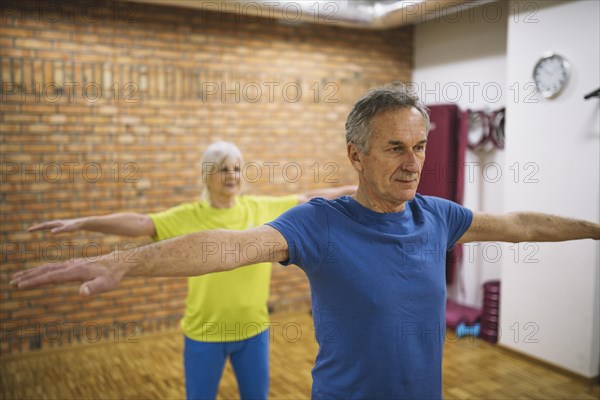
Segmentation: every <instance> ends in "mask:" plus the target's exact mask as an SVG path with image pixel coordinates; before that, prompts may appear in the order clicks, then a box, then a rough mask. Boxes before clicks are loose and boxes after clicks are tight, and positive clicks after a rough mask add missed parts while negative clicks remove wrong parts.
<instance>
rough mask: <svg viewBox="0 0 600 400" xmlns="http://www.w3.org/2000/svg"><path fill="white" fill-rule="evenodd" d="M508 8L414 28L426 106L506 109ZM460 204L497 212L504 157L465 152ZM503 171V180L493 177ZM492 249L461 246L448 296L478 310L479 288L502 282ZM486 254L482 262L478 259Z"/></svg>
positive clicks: (497, 6) (416, 78)
mask: <svg viewBox="0 0 600 400" xmlns="http://www.w3.org/2000/svg"><path fill="white" fill-rule="evenodd" d="M507 21H508V6H507V3H506V2H504V1H502V2H498V3H490V4H485V5H482V6H480V7H477V8H473V9H471V10H469V11H463V12H462V13H461V14H455V15H446V16H443V17H440V18H438V19H436V20H431V21H428V22H425V23H422V24H418V25H417V26H416V29H415V65H414V71H413V82H414V83H415V87H417V88H418V89H419V95H420V96H421V99H422V100H423V101H425V102H426V103H427V104H441V103H456V104H458V105H459V107H460V108H461V109H463V110H467V109H472V110H483V109H488V110H496V109H498V108H500V107H503V106H505V105H506V99H507V89H506V88H507V84H506V38H507V23H508V22H507ZM465 161H466V162H467V163H468V164H467V166H468V167H467V169H466V170H465V197H464V205H465V206H466V207H468V208H470V209H472V210H477V211H486V212H501V211H502V210H503V204H502V200H503V190H502V186H503V185H502V183H503V180H504V179H506V172H505V171H503V170H499V169H498V166H500V167H502V166H503V165H504V153H503V152H502V151H492V152H490V153H473V152H472V151H470V150H469V151H467V155H466V160H465ZM498 171H501V172H502V178H497V177H496V173H497V172H498ZM495 249H496V248H495V247H493V248H492V247H489V246H487V247H485V248H484V247H483V246H482V245H479V244H469V245H467V246H465V248H464V253H463V262H462V266H461V267H460V271H461V276H460V277H457V281H456V283H455V284H453V285H452V286H451V287H449V288H448V295H449V297H451V298H453V299H455V300H457V301H459V302H460V303H462V304H468V305H473V306H476V307H481V304H482V298H483V296H482V293H483V292H482V284H483V282H486V281H489V280H495V279H499V278H500V264H501V261H502V259H501V258H499V257H498V256H497V255H496V253H495ZM482 250H485V254H484V255H485V257H484V256H483V254H482Z"/></svg>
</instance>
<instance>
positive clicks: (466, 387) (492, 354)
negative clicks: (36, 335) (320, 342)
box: [0, 314, 600, 399]
mask: <svg viewBox="0 0 600 400" xmlns="http://www.w3.org/2000/svg"><path fill="white" fill-rule="evenodd" d="M272 321H273V322H274V323H278V324H279V325H278V326H275V328H274V330H273V333H272V335H273V343H272V347H271V392H270V398H271V399H305V398H309V397H310V386H311V376H310V370H311V367H312V365H313V363H314V359H315V355H316V352H317V345H316V343H315V341H314V336H313V330H312V329H311V326H312V320H311V318H310V316H309V315H306V314H275V315H274V316H273V318H272ZM284 327H285V329H283V328H284ZM137 339H138V342H137V343H109V344H95V345H86V346H77V347H70V348H68V349H61V350H56V351H44V352H39V353H31V354H24V355H18V356H10V357H4V358H3V359H2V360H1V363H0V372H1V377H0V385H1V388H0V398H1V399H117V398H120V399H121V398H122V399H180V398H184V397H185V390H184V386H183V370H182V362H181V359H182V356H181V354H182V348H183V340H182V337H181V334H179V333H169V334H163V335H146V336H144V337H139V338H137ZM237 397H238V394H237V386H236V382H235V378H234V376H233V374H232V371H231V367H230V366H229V364H227V367H226V370H225V372H224V374H223V379H222V381H221V387H220V391H219V398H220V399H233V398H237ZM444 397H445V398H446V399H517V398H521V399H599V398H600V387H599V386H598V385H591V384H589V383H586V382H582V381H581V380H578V379H574V378H573V377H571V376H569V375H565V374H561V373H560V372H557V371H555V370H552V369H548V368H545V367H543V366H541V365H539V364H537V363H534V362H531V361H529V360H526V359H523V358H521V357H515V356H513V355H511V354H510V353H508V352H507V351H506V350H502V349H500V348H499V347H498V346H494V345H491V344H489V343H487V342H484V341H482V340H479V339H476V340H473V339H472V340H469V339H461V340H460V341H458V342H455V341H450V340H449V341H447V343H446V349H445V359H444Z"/></svg>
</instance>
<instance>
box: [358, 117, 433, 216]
mask: <svg viewBox="0 0 600 400" xmlns="http://www.w3.org/2000/svg"><path fill="white" fill-rule="evenodd" d="M371 132H372V133H371V139H370V140H371V142H370V143H371V145H370V149H369V154H364V153H361V152H360V151H357V150H352V148H351V147H353V145H349V149H348V150H349V156H350V159H351V161H352V164H353V165H354V167H355V168H356V169H357V170H358V171H359V179H360V185H361V186H362V190H363V191H364V193H365V194H366V195H367V196H368V198H369V201H370V202H371V204H380V205H384V207H383V208H382V209H383V210H391V209H394V208H397V207H399V206H402V205H403V204H404V202H405V201H408V200H412V199H413V198H414V197H415V194H416V192H417V186H418V185H419V179H420V177H421V170H422V168H423V163H424V162H425V144H426V142H427V131H426V125H425V120H424V118H423V116H422V115H421V113H420V112H419V111H418V110H416V109H414V108H404V109H401V110H393V111H388V112H385V113H381V114H378V115H376V116H375V117H374V118H373V119H372V120H371Z"/></svg>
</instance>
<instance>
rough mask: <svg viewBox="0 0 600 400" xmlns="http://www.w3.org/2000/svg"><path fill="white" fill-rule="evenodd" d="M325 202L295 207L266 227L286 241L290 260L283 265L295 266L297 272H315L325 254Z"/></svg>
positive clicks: (326, 239) (326, 225)
mask: <svg viewBox="0 0 600 400" xmlns="http://www.w3.org/2000/svg"><path fill="white" fill-rule="evenodd" d="M324 201H326V200H324V199H312V200H311V201H309V202H308V203H305V204H302V205H299V206H297V207H294V208H292V209H290V210H288V211H286V212H285V213H284V214H282V215H281V216H280V217H279V218H277V219H276V220H274V221H271V222H269V223H267V225H269V226H271V227H273V228H275V229H277V230H278V231H279V232H280V233H281V234H282V235H283V237H284V238H285V240H286V241H287V244H288V249H289V259H288V260H286V261H283V262H281V264H282V265H289V264H296V265H298V266H299V267H300V268H302V269H304V270H305V271H307V270H312V269H315V268H317V267H318V266H319V265H320V264H321V261H322V258H323V257H324V256H325V255H326V254H327V249H326V246H327V243H329V227H328V223H327V213H326V211H325V207H323V202H324Z"/></svg>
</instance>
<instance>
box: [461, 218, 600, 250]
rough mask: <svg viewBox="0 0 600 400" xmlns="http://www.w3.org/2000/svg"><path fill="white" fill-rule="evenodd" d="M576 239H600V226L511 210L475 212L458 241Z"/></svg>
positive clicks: (513, 241)
mask: <svg viewBox="0 0 600 400" xmlns="http://www.w3.org/2000/svg"><path fill="white" fill-rule="evenodd" d="M577 239H594V240H600V225H598V224H596V223H594V222H589V221H584V220H578V219H571V218H565V217H560V216H557V215H551V214H543V213H537V212H512V213H508V214H503V215H492V214H486V213H474V214H473V222H472V223H471V226H470V227H469V229H467V231H466V232H465V233H464V235H463V236H462V237H461V238H460V239H459V241H458V242H459V243H468V242H492V241H497V242H512V243H517V242H562V241H566V240H577Z"/></svg>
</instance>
